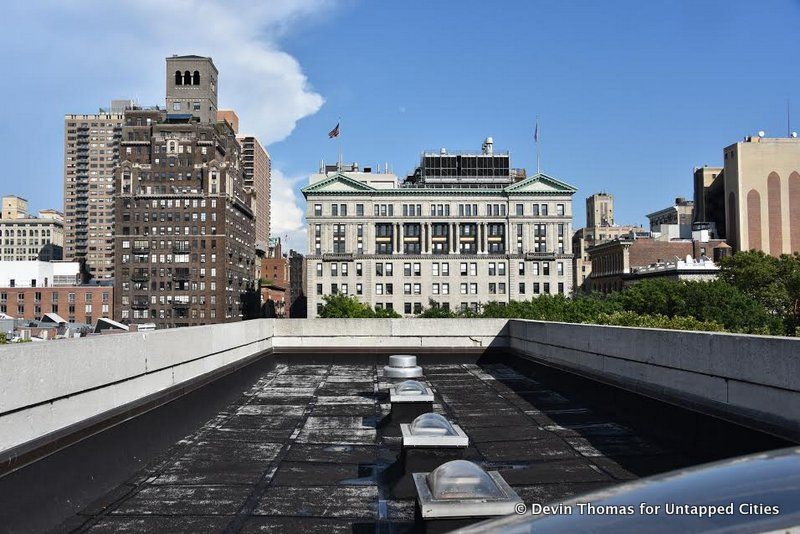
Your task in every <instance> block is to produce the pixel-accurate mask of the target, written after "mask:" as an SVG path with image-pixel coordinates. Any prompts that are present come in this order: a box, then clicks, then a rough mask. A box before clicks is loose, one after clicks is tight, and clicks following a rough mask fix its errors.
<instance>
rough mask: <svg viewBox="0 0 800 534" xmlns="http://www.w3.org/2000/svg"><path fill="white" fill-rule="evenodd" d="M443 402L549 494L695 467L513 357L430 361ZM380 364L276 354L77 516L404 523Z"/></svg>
mask: <svg viewBox="0 0 800 534" xmlns="http://www.w3.org/2000/svg"><path fill="white" fill-rule="evenodd" d="M422 365H423V367H424V370H425V380H427V381H428V383H429V384H430V385H431V386H432V388H433V389H434V392H435V395H436V402H435V403H434V410H435V411H437V412H439V413H442V414H444V415H446V416H447V417H448V418H449V419H450V420H452V421H453V422H455V423H458V424H459V425H461V427H462V428H463V429H464V430H465V431H466V433H467V434H468V435H469V438H470V447H469V449H468V451H467V458H468V459H470V460H473V461H475V462H477V463H478V464H480V465H481V466H483V467H484V468H487V469H491V470H498V471H499V472H500V473H501V474H502V476H503V477H504V478H505V480H506V481H507V482H508V483H509V484H510V485H511V486H512V487H513V488H514V489H515V490H516V491H517V493H518V494H519V495H520V497H521V498H522V499H523V501H525V502H526V503H531V502H538V503H544V502H549V501H553V500H556V499H562V498H565V497H569V496H572V495H575V494H579V493H584V492H588V491H592V490H596V489H599V488H601V487H604V486H608V485H612V484H618V483H620V482H622V481H625V480H630V479H634V478H637V477H638V475H643V474H650V473H652V472H659V471H665V470H668V469H672V468H675V467H679V466H683V465H686V464H687V463H688V462H687V460H686V459H685V458H683V457H682V456H681V455H679V454H676V453H675V452H674V451H671V450H669V449H666V448H664V447H663V446H661V445H659V444H657V443H655V442H653V441H650V440H648V439H646V438H644V437H642V436H640V435H637V434H635V433H634V432H633V431H632V430H631V429H629V428H626V427H624V426H622V425H620V424H618V423H616V422H614V421H612V420H610V419H609V418H607V417H604V416H602V415H600V414H598V413H594V412H593V411H591V410H590V409H589V408H588V407H587V406H585V405H582V404H580V403H579V401H578V400H577V399H575V398H570V397H569V396H565V395H562V394H561V393H559V392H556V391H554V390H553V389H551V388H550V387H549V386H548V385H547V383H545V382H546V380H544V379H543V377H539V376H537V375H536V374H535V373H529V374H528V375H527V376H526V375H523V374H521V373H520V372H518V371H516V370H514V369H512V368H511V367H508V366H506V365H503V364H485V365H476V364H456V363H453V364H447V365H426V364H425V363H424V362H422ZM389 385H390V384H389V382H388V381H386V380H385V379H384V378H383V369H382V367H381V366H376V365H294V364H291V365H287V364H277V365H276V367H274V368H273V369H272V370H270V371H268V372H265V373H263V374H262V375H261V376H259V377H258V379H257V381H256V383H255V384H254V385H253V386H252V387H251V388H250V389H249V390H247V391H245V392H244V393H242V395H241V396H240V397H239V399H238V400H237V401H236V402H234V403H232V404H230V405H229V406H228V407H227V408H226V409H225V410H222V411H220V412H219V413H218V414H217V415H216V416H215V417H213V418H212V419H211V420H209V421H208V422H207V423H205V424H204V425H202V426H201V427H200V428H198V429H197V430H196V431H195V432H193V433H192V434H191V435H188V436H186V437H185V438H184V439H183V440H181V441H179V442H178V443H176V444H175V445H174V446H173V447H172V448H171V449H170V450H169V452H168V453H167V454H166V455H164V456H163V457H161V458H160V459H159V460H158V461H155V462H152V463H151V464H150V465H148V466H147V467H145V468H143V469H142V470H140V472H139V473H138V474H137V475H136V476H135V477H134V478H133V479H131V480H129V481H128V482H126V483H125V484H122V485H120V486H118V487H117V488H116V489H115V490H113V491H112V492H111V493H110V494H109V495H107V496H106V497H104V498H103V499H101V500H100V501H98V502H97V503H94V504H93V505H92V506H90V507H88V508H87V509H85V510H84V511H83V512H81V514H79V516H78V517H75V518H72V520H70V521H69V522H68V523H65V527H66V526H69V528H74V527H77V529H78V530H89V531H91V532H133V531H136V532H141V531H151V532H165V531H169V532H180V531H191V532H198V531H202V532H213V531H223V530H227V531H228V532H239V531H241V532H255V531H269V532H283V531H285V532H353V531H361V530H362V529H363V530H364V531H367V532H376V531H380V532H405V531H409V530H411V529H412V528H413V527H414V524H415V521H414V499H413V498H405V499H402V498H397V497H396V496H395V495H394V494H393V488H392V486H391V485H389V484H387V483H386V481H385V476H384V475H385V474H386V471H387V469H388V468H389V467H390V466H391V464H392V463H393V462H394V461H395V459H396V458H397V456H398V455H399V453H400V438H399V437H397V435H396V433H392V432H384V430H383V427H382V425H381V420H382V419H383V418H384V417H386V416H387V415H388V414H389V411H390V406H389V404H388V396H387V393H386V390H387V388H388V386H389Z"/></svg>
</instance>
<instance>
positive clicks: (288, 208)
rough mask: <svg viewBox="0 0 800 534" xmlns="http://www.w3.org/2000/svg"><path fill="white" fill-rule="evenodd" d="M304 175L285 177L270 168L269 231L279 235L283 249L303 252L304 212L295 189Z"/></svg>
mask: <svg viewBox="0 0 800 534" xmlns="http://www.w3.org/2000/svg"><path fill="white" fill-rule="evenodd" d="M304 179H305V177H303V176H298V177H293V178H287V177H286V176H284V174H283V173H282V172H281V171H279V170H275V169H273V170H272V195H271V197H270V233H272V235H273V236H275V237H280V238H281V240H282V241H283V249H284V250H285V251H287V252H288V250H289V249H294V250H297V251H299V252H305V250H306V248H307V243H308V241H307V239H306V236H307V229H306V226H305V212H304V210H303V208H302V207H301V206H300V204H299V202H298V199H297V195H296V194H295V189H296V188H297V185H298V183H299V182H300V181H301V180H304Z"/></svg>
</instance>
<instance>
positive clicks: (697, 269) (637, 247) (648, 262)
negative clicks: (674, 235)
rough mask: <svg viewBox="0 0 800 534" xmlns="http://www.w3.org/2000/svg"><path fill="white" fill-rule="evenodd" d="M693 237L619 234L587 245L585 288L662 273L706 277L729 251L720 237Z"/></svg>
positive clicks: (616, 285)
mask: <svg viewBox="0 0 800 534" xmlns="http://www.w3.org/2000/svg"><path fill="white" fill-rule="evenodd" d="M694 237H695V238H697V239H679V240H673V241H661V240H657V239H653V238H648V237H644V238H635V237H628V238H619V239H614V240H611V241H606V242H604V243H600V244H598V245H595V246H594V247H591V248H590V249H589V251H588V253H589V259H590V261H591V262H592V273H591V275H590V277H589V279H588V280H587V285H588V289H590V290H592V291H601V292H604V293H608V292H611V291H619V290H621V289H624V288H625V286H627V285H629V284H630V283H633V282H635V281H638V280H641V279H644V278H651V277H665V278H671V279H676V280H678V279H679V280H710V279H713V278H715V277H716V274H717V273H718V271H719V269H718V267H716V266H715V262H714V259H715V258H716V259H717V261H718V260H719V259H721V258H722V257H724V256H727V255H728V254H729V252H730V247H729V246H728V245H727V244H726V243H725V242H724V241H722V240H706V241H704V240H703V239H705V238H706V237H707V234H701V233H698V234H695V236H694Z"/></svg>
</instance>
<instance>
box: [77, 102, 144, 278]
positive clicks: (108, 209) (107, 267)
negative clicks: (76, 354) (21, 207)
mask: <svg viewBox="0 0 800 534" xmlns="http://www.w3.org/2000/svg"><path fill="white" fill-rule="evenodd" d="M132 105H133V102H132V101H130V100H114V101H112V103H111V108H109V109H106V110H103V111H100V112H98V113H92V114H68V115H65V116H64V221H65V225H64V258H65V259H67V260H70V261H81V260H83V261H85V262H86V265H87V267H88V269H89V271H90V272H91V274H92V275H93V276H94V277H95V278H97V279H110V278H112V277H113V275H114V235H113V234H114V169H115V168H116V167H117V165H118V164H119V141H120V137H121V135H122V125H123V121H124V111H125V109H126V108H128V107H131V106H132Z"/></svg>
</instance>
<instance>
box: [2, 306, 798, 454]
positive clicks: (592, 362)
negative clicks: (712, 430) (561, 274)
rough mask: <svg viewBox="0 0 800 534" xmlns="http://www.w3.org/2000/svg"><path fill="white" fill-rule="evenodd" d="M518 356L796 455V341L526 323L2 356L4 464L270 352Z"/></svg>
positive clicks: (265, 322)
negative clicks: (746, 431) (789, 447)
mask: <svg viewBox="0 0 800 534" xmlns="http://www.w3.org/2000/svg"><path fill="white" fill-rule="evenodd" d="M508 349H513V350H514V351H515V352H517V353H519V354H521V355H524V356H525V357H527V358H531V359H534V360H535V361H537V362H540V363H544V364H547V365H552V366H554V367H559V368H561V369H564V370H567V371H570V372H573V373H576V374H580V375H583V376H586V377H589V378H592V379H594V380H598V381H601V382H605V383H609V384H613V385H615V386H618V387H622V388H625V389H628V390H630V391H634V392H637V393H641V394H645V395H648V396H651V397H653V398H656V399H658V400H662V401H665V402H669V403H672V404H676V405H679V406H684V407H687V408H690V409H693V410H696V411H700V412H702V413H707V414H709V415H713V416H715V417H721V418H724V419H727V420H730V421H734V422H736V423H739V424H744V425H746V426H749V427H751V428H754V429H756V430H761V431H765V432H769V433H772V434H775V435H777V436H779V437H782V438H786V439H790V440H792V441H800V339H795V338H780V337H766V336H746V335H735V334H720V333H705V332H680V331H665V330H655V329H646V328H627V327H613V326H599V325H580V324H566V323H550V322H542V321H525V320H516V319H514V320H505V319H297V320H295V319H292V320H274V319H262V320H255V321H246V322H238V323H227V324H218V325H211V326H203V327H193V328H181V329H175V330H163V331H156V332H139V333H130V334H115V335H108V336H98V337H92V338H88V339H73V340H63V341H51V342H43V343H29V344H25V345H13V346H6V347H0V458H3V457H5V458H6V459H8V458H13V457H22V456H23V455H24V454H27V453H26V452H25V451H29V450H30V449H31V447H33V448H36V447H42V446H43V444H46V443H48V440H50V441H54V440H55V441H54V442H58V440H62V441H63V436H64V435H66V434H69V433H70V432H75V431H76V429H81V428H86V427H87V425H88V426H92V425H95V424H97V422H98V421H101V420H103V419H107V420H114V418H115V417H118V416H119V413H132V407H136V406H148V405H150V404H151V402H152V399H155V398H164V397H168V396H169V395H172V394H173V393H174V392H180V391H181V389H182V388H186V387H190V385H191V384H196V383H202V382H203V380H209V379H213V377H214V376H217V373H220V372H224V370H225V369H229V368H231V367H232V366H234V367H235V366H237V365H239V366H240V365H243V364H244V363H245V362H248V361H251V360H252V358H256V357H259V355H263V354H265V353H268V352H270V351H271V352H273V353H274V354H275V355H276V357H277V356H278V355H280V357H281V358H284V359H285V360H286V361H292V359H293V358H294V357H295V355H300V354H303V357H308V354H309V353H311V354H313V355H314V357H315V358H317V359H319V360H320V361H328V362H332V363H335V362H340V361H347V360H357V361H364V359H365V358H367V359H371V360H372V361H375V362H376V363H385V360H384V358H385V355H386V354H387V353H390V352H410V353H412V354H414V353H418V352H419V353H424V354H425V355H426V361H442V362H446V361H449V359H451V358H454V357H461V358H463V357H465V356H468V357H472V358H475V359H477V358H478V357H480V356H485V355H487V354H493V353H495V351H499V352H506V351H508ZM298 357H299V356H298ZM420 363H422V365H423V367H424V365H425V361H421V362H420Z"/></svg>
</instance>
